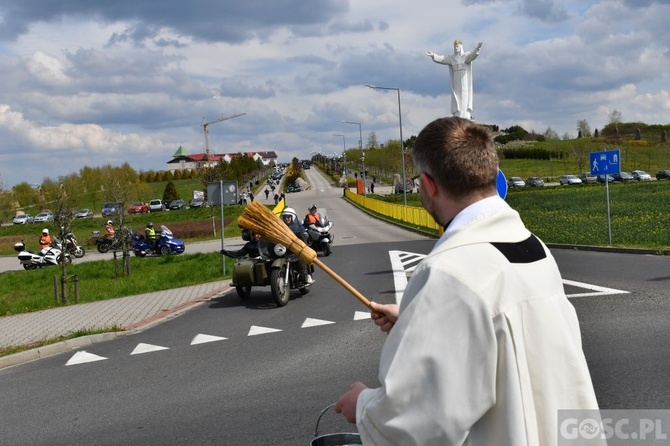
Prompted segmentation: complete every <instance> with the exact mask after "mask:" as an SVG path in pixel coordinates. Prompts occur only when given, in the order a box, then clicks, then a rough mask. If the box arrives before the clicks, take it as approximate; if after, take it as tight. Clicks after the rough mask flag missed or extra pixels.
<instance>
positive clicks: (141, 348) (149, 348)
mask: <svg viewBox="0 0 670 446" xmlns="http://www.w3.org/2000/svg"><path fill="white" fill-rule="evenodd" d="M159 350H169V348H168V347H161V346H160V345H151V344H144V343H142V342H140V343H139V344H137V347H135V350H133V352H132V353H131V355H141V354H143V353H151V352H157V351H159Z"/></svg>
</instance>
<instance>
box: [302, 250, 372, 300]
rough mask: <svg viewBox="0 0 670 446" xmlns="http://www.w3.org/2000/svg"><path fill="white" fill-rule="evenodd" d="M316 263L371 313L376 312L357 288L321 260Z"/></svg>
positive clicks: (315, 260) (316, 260)
mask: <svg viewBox="0 0 670 446" xmlns="http://www.w3.org/2000/svg"><path fill="white" fill-rule="evenodd" d="M314 263H316V264H317V265H319V268H321V269H322V270H324V271H325V272H326V274H328V275H329V276H330V277H332V278H333V279H335V281H336V282H337V283H339V284H340V285H342V286H343V287H344V288H346V289H347V291H349V292H350V293H351V294H353V295H354V297H355V298H356V299H358V300H360V301H361V302H362V303H363V305H365V306H366V307H368V308H369V309H370V311H374V310H373V309H372V306H371V304H370V301H369V300H368V299H366V298H365V296H363V295H362V294H361V293H359V292H358V290H357V289H356V288H354V287H352V286H351V285H349V283H348V282H347V281H346V280H344V279H343V278H341V277H340V276H339V275H337V273H336V272H335V271H333V270H332V269H330V268H328V267H327V266H326V264H325V263H323V262H322V261H321V260H319V259H314Z"/></svg>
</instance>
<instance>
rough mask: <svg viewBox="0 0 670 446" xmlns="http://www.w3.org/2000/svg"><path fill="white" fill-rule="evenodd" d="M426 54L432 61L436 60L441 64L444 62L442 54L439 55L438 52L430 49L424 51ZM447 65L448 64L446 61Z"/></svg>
mask: <svg viewBox="0 0 670 446" xmlns="http://www.w3.org/2000/svg"><path fill="white" fill-rule="evenodd" d="M426 56H428V57H430V58H431V59H433V62H437V63H441V64H444V63H446V62H445V58H444V56H440V55H439V54H435V53H433V52H432V51H426ZM447 65H449V64H448V63H447Z"/></svg>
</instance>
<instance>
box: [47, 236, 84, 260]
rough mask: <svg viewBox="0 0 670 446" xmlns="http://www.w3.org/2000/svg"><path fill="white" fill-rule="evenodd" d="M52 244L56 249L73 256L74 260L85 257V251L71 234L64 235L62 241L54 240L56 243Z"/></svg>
mask: <svg viewBox="0 0 670 446" xmlns="http://www.w3.org/2000/svg"><path fill="white" fill-rule="evenodd" d="M54 244H55V245H56V248H58V249H60V250H61V251H63V252H66V253H67V254H70V255H71V256H74V258H76V259H81V258H82V257H84V255H86V249H84V247H83V246H81V245H80V244H79V242H78V241H77V237H76V236H75V235H74V234H73V233H72V232H68V233H67V234H65V236H64V237H63V240H60V239H56V243H54Z"/></svg>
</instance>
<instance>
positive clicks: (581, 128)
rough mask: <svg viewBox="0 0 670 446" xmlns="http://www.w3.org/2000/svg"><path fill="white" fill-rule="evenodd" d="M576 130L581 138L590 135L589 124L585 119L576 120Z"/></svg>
mask: <svg viewBox="0 0 670 446" xmlns="http://www.w3.org/2000/svg"><path fill="white" fill-rule="evenodd" d="M577 132H578V133H581V135H582V138H590V137H591V126H590V125H589V123H588V122H587V121H586V119H580V120H578V121H577Z"/></svg>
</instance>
